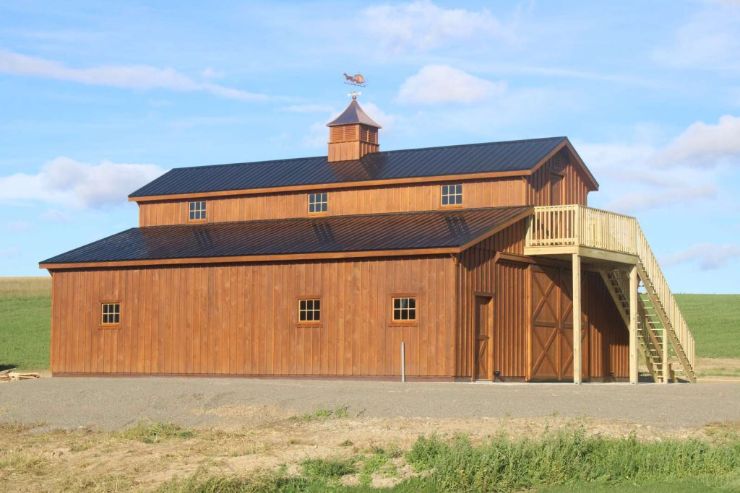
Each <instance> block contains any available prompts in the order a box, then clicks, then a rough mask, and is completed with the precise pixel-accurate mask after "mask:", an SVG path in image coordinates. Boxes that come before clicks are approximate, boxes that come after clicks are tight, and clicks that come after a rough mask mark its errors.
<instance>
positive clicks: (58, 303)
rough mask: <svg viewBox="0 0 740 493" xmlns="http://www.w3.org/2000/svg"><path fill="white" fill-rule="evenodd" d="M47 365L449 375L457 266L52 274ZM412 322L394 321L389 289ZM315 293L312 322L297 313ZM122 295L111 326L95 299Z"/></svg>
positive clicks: (412, 262) (94, 369)
mask: <svg viewBox="0 0 740 493" xmlns="http://www.w3.org/2000/svg"><path fill="white" fill-rule="evenodd" d="M52 279H53V290H54V291H53V293H54V303H53V308H52V347H51V366H52V371H53V372H54V373H57V374H59V373H118V374H122V373H123V374H127V373H140V374H184V373H190V374H238V375H324V376H395V375H399V374H400V354H399V347H400V343H401V341H404V342H405V344H406V351H407V353H406V365H407V366H406V373H407V374H408V375H409V376H430V377H451V376H452V375H453V374H454V366H455V365H454V346H455V331H454V324H455V316H456V313H455V306H456V297H455V292H454V286H455V267H454V264H453V261H452V259H450V258H448V257H425V258H421V257H414V258H403V259H393V260H387V259H375V260H356V261H331V262H311V263H275V264H251V265H229V266H207V267H205V266H194V267H173V268H142V269H117V270H89V271H58V272H54V274H53V277H52ZM395 293H405V294H410V295H415V296H417V300H418V323H417V324H416V325H412V326H395V325H393V324H392V322H391V309H390V308H391V295H392V294H395ZM314 296H320V298H321V310H322V311H321V318H322V323H321V325H320V326H319V327H313V326H301V325H299V324H298V323H297V322H298V321H297V305H298V299H299V298H300V297H314ZM102 301H120V302H121V324H120V327H118V328H101V327H100V303H101V302H102Z"/></svg>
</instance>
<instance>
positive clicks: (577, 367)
mask: <svg viewBox="0 0 740 493" xmlns="http://www.w3.org/2000/svg"><path fill="white" fill-rule="evenodd" d="M582 320H583V317H582V316H581V256H580V255H579V254H577V253H574V254H573V383H575V384H580V383H581V381H582V368H581V363H582V362H583V358H582V356H581V340H582V338H581V321H582Z"/></svg>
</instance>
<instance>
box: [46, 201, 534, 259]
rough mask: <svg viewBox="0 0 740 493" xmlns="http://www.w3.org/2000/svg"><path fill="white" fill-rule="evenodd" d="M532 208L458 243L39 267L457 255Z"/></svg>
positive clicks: (523, 215)
mask: <svg viewBox="0 0 740 493" xmlns="http://www.w3.org/2000/svg"><path fill="white" fill-rule="evenodd" d="M532 210H533V209H532V208H527V209H525V210H524V211H523V212H522V213H520V214H517V215H516V216H514V217H512V218H511V219H510V220H508V221H506V222H504V223H502V224H500V225H498V226H497V227H494V228H491V229H489V230H488V231H486V232H485V233H483V234H481V235H479V236H477V237H476V238H474V239H472V240H470V241H468V242H466V243H464V244H462V245H459V246H452V247H442V248H415V249H398V250H364V251H343V252H320V253H293V254H278V255H241V256H233V257H189V258H165V259H142V260H113V261H101V262H69V263H49V262H42V263H39V268H40V269H47V270H49V271H56V270H76V269H116V268H130V267H157V266H160V267H167V266H192V265H214V264H237V263H239V264H241V263H263V262H301V261H314V260H341V259H354V258H378V257H413V256H422V255H458V254H460V253H462V252H464V251H465V250H467V249H468V248H470V247H472V246H474V245H476V244H478V243H480V242H481V241H483V240H485V239H487V238H490V237H491V236H493V235H495V234H496V233H498V232H500V231H502V230H504V229H506V228H508V227H509V226H511V225H512V224H515V223H516V222H518V221H521V220H522V219H524V218H526V217H528V216H530V215H531V214H532Z"/></svg>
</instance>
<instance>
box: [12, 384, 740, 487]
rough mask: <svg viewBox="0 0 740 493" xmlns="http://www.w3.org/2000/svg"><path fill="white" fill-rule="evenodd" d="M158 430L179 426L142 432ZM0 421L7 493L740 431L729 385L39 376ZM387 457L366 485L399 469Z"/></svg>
mask: <svg viewBox="0 0 740 493" xmlns="http://www.w3.org/2000/svg"><path fill="white" fill-rule="evenodd" d="M163 422H164V423H170V422H171V423H176V424H177V425H179V426H181V427H183V428H182V429H180V428H175V429H174V432H172V433H170V434H169V435H167V434H164V435H162V436H152V435H151V434H150V433H151V432H150V431H147V430H148V428H147V426H149V425H151V426H155V427H156V423H163ZM0 423H2V424H0V443H2V444H3V447H2V450H0V489H2V490H4V491H5V490H7V491H30V490H34V491H60V490H70V491H82V490H85V491H87V490H90V489H93V490H94V489H97V490H99V491H108V490H119V491H128V490H137V491H138V490H151V489H156V488H157V487H160V486H161V485H162V484H164V483H166V482H167V481H170V480H172V479H173V478H174V479H177V478H186V477H190V476H192V475H194V474H199V473H207V474H226V475H229V474H241V475H244V474H247V475H248V474H250V473H252V472H257V471H265V470H275V469H277V468H279V467H284V468H286V470H287V471H289V472H290V471H297V470H298V468H299V464H300V463H301V462H302V461H303V460H305V459H307V458H312V459H316V458H349V457H357V456H360V455H367V454H372V453H376V452H375V451H377V450H379V449H382V450H386V451H387V450H407V449H408V448H409V447H410V446H411V444H412V443H413V442H414V441H415V440H416V439H417V438H418V437H419V436H420V435H430V434H433V433H434V434H437V435H441V436H443V437H451V436H454V435H457V434H460V433H464V434H467V435H470V436H471V438H472V440H474V441H479V440H483V439H485V438H486V437H489V436H493V435H496V434H499V433H504V434H507V435H509V436H512V437H524V436H527V437H532V436H537V435H539V434H542V433H543V432H545V431H552V430H558V429H566V428H567V429H571V428H574V427H578V428H583V429H585V430H587V432H588V433H594V434H602V435H607V436H626V435H628V434H633V435H635V436H637V437H638V438H640V439H647V440H651V439H661V438H665V437H675V438H685V437H698V438H709V439H712V437H714V436H717V435H718V434H720V435H721V434H723V433H727V432H731V433H737V432H738V431H740V385H738V384H730V383H714V384H699V385H654V384H644V385H638V386H630V385H628V384H588V385H582V386H574V385H572V384H537V385H532V384H529V385H527V384H496V385H491V384H465V383H457V384H451V383H408V384H401V383H398V382H368V381H327V380H278V379H272V380H255V379H210V378H208V379H207V378H44V379H41V380H36V381H23V382H14V383H9V384H3V385H0ZM141 423H148V424H149V425H146V426H143V428H144V431H142V432H136V431H134V432H132V431H131V430H132V427H133V429H134V430H135V429H136V428H137V424H138V425H139V427H141V426H142V425H141ZM394 460H397V461H398V464H397V466H398V467H397V468H394V472H393V474H392V475H386V474H384V473H382V472H379V473H377V474H375V475H374V476H373V478H372V484H373V485H375V486H387V485H391V484H393V483H394V482H398V481H400V480H401V479H402V478H403V477H405V476H406V475H408V474H410V471H407V470H406V469H405V468H407V467H408V466H406V465H404V463H403V459H402V458H400V457H399V458H398V459H394ZM348 480H349V481H352V480H353V478H352V477H350V478H349V479H348ZM354 480H358V479H357V478H354Z"/></svg>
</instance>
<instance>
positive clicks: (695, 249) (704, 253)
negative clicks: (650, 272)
mask: <svg viewBox="0 0 740 493" xmlns="http://www.w3.org/2000/svg"><path fill="white" fill-rule="evenodd" d="M738 259H740V245H732V244H728V245H716V244H712V243H702V244H698V245H694V246H692V247H690V248H687V249H686V250H683V251H681V252H677V253H674V254H672V255H668V256H667V257H665V258H664V259H663V261H664V263H665V264H666V265H678V264H686V263H698V264H699V267H700V268H701V269H702V270H716V269H719V268H722V267H724V266H726V265H727V264H729V263H730V262H732V261H735V260H738Z"/></svg>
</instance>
